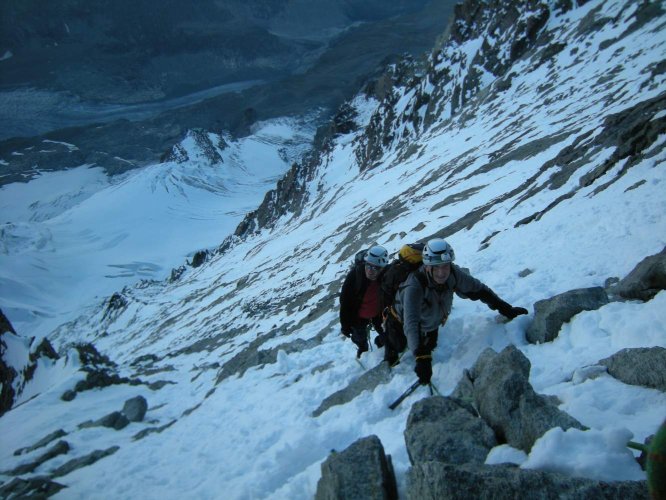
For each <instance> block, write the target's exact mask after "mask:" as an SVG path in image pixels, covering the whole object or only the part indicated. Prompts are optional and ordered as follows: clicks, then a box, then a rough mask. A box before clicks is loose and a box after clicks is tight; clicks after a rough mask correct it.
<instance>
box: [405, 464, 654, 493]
mask: <svg viewBox="0 0 666 500" xmlns="http://www.w3.org/2000/svg"><path fill="white" fill-rule="evenodd" d="M407 483H408V488H407V491H408V498H409V499H413V500H422V499H424V498H432V499H435V498H436V499H438V500H448V499H464V500H468V499H474V500H479V499H488V500H490V499H492V500H515V499H516V498H520V499H521V500H532V499H534V500H537V499H538V500H541V499H548V498H557V499H560V500H566V499H576V500H583V499H587V498H605V499H611V498H612V499H618V500H619V499H622V500H630V499H647V498H648V490H647V485H646V482H645V481H617V482H612V483H607V482H602V481H596V480H594V479H583V478H574V477H569V476H565V475H563V474H556V473H552V472H544V471H536V470H525V469H519V468H517V467H516V466H513V465H475V464H465V465H454V464H445V463H441V462H426V463H421V464H417V465H415V466H414V467H412V468H411V469H410V470H409V472H408V475H407Z"/></svg>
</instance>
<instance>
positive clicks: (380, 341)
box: [375, 333, 386, 349]
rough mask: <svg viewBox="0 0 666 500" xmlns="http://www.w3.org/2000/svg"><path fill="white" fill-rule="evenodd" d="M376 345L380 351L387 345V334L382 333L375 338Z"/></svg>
mask: <svg viewBox="0 0 666 500" xmlns="http://www.w3.org/2000/svg"><path fill="white" fill-rule="evenodd" d="M375 345H376V346H377V347H379V348H380V349H381V348H382V347H384V346H385V345H386V334H385V333H380V334H379V335H377V336H376V337H375Z"/></svg>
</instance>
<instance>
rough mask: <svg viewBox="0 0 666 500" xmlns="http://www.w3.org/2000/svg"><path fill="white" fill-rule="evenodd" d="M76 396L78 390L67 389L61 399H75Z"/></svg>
mask: <svg viewBox="0 0 666 500" xmlns="http://www.w3.org/2000/svg"><path fill="white" fill-rule="evenodd" d="M74 398H76V391H72V390H71V389H68V390H66V391H65V392H63V393H62V396H60V399H62V400H63V401H74Z"/></svg>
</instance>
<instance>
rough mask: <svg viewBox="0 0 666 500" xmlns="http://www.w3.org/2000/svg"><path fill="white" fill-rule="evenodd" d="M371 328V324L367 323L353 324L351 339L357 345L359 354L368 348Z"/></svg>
mask: <svg viewBox="0 0 666 500" xmlns="http://www.w3.org/2000/svg"><path fill="white" fill-rule="evenodd" d="M369 330H370V324H369V323H367V324H365V325H356V326H352V329H351V339H352V342H353V343H354V344H356V347H358V353H357V355H360V354H361V353H363V352H366V351H367V350H368V333H369Z"/></svg>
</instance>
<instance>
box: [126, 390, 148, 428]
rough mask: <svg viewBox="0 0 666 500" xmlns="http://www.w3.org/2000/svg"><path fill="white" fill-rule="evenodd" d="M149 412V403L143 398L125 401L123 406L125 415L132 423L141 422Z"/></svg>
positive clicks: (138, 397)
mask: <svg viewBox="0 0 666 500" xmlns="http://www.w3.org/2000/svg"><path fill="white" fill-rule="evenodd" d="M147 410H148V402H147V401H146V398H144V397H143V396H137V397H135V398H132V399H128V400H127V401H125V405H124V406H123V411H122V412H123V414H124V415H125V416H126V417H127V420H129V421H130V422H141V421H142V420H143V417H144V416H145V415H146V411H147Z"/></svg>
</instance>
